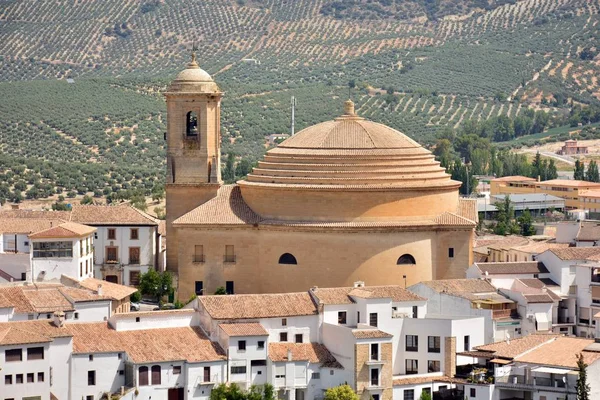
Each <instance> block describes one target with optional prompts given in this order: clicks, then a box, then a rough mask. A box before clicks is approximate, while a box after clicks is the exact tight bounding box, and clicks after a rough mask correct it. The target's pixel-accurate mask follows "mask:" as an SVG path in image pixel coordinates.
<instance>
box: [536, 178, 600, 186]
mask: <svg viewBox="0 0 600 400" xmlns="http://www.w3.org/2000/svg"><path fill="white" fill-rule="evenodd" d="M548 185H550V186H552V185H554V186H566V187H600V183H595V182H588V181H578V180H574V179H551V180H549V181H542V182H538V183H537V184H536V186H548Z"/></svg>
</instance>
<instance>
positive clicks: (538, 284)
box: [518, 278, 559, 289]
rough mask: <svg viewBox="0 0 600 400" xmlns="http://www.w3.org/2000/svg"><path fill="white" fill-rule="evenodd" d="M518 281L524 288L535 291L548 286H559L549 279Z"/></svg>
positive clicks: (522, 279)
mask: <svg viewBox="0 0 600 400" xmlns="http://www.w3.org/2000/svg"><path fill="white" fill-rule="evenodd" d="M518 281H519V282H521V283H523V284H524V285H525V286H528V287H531V288H535V289H542V288H544V287H548V286H559V285H558V283H556V282H554V281H553V280H552V279H550V278H541V279H540V278H527V279H526V278H521V279H518Z"/></svg>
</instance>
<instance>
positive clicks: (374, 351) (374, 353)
mask: <svg viewBox="0 0 600 400" xmlns="http://www.w3.org/2000/svg"><path fill="white" fill-rule="evenodd" d="M371 360H372V361H378V360H379V344H377V343H371Z"/></svg>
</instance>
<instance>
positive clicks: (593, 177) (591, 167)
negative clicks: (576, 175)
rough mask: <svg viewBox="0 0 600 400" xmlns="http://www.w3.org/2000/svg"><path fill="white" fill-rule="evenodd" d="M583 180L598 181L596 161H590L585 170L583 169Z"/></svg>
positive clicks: (599, 180) (599, 179)
mask: <svg viewBox="0 0 600 400" xmlns="http://www.w3.org/2000/svg"><path fill="white" fill-rule="evenodd" d="M585 180H586V181H588V182H600V176H599V175H598V164H596V161H590V163H589V164H588V167H587V171H585Z"/></svg>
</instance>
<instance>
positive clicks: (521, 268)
mask: <svg viewBox="0 0 600 400" xmlns="http://www.w3.org/2000/svg"><path fill="white" fill-rule="evenodd" d="M475 266H476V267H477V268H478V269H479V270H480V271H481V272H482V273H483V274H485V273H486V272H487V273H488V275H512V274H546V273H548V269H547V268H546V266H545V265H544V263H542V262H541V261H514V262H487V263H476V264H475Z"/></svg>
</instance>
